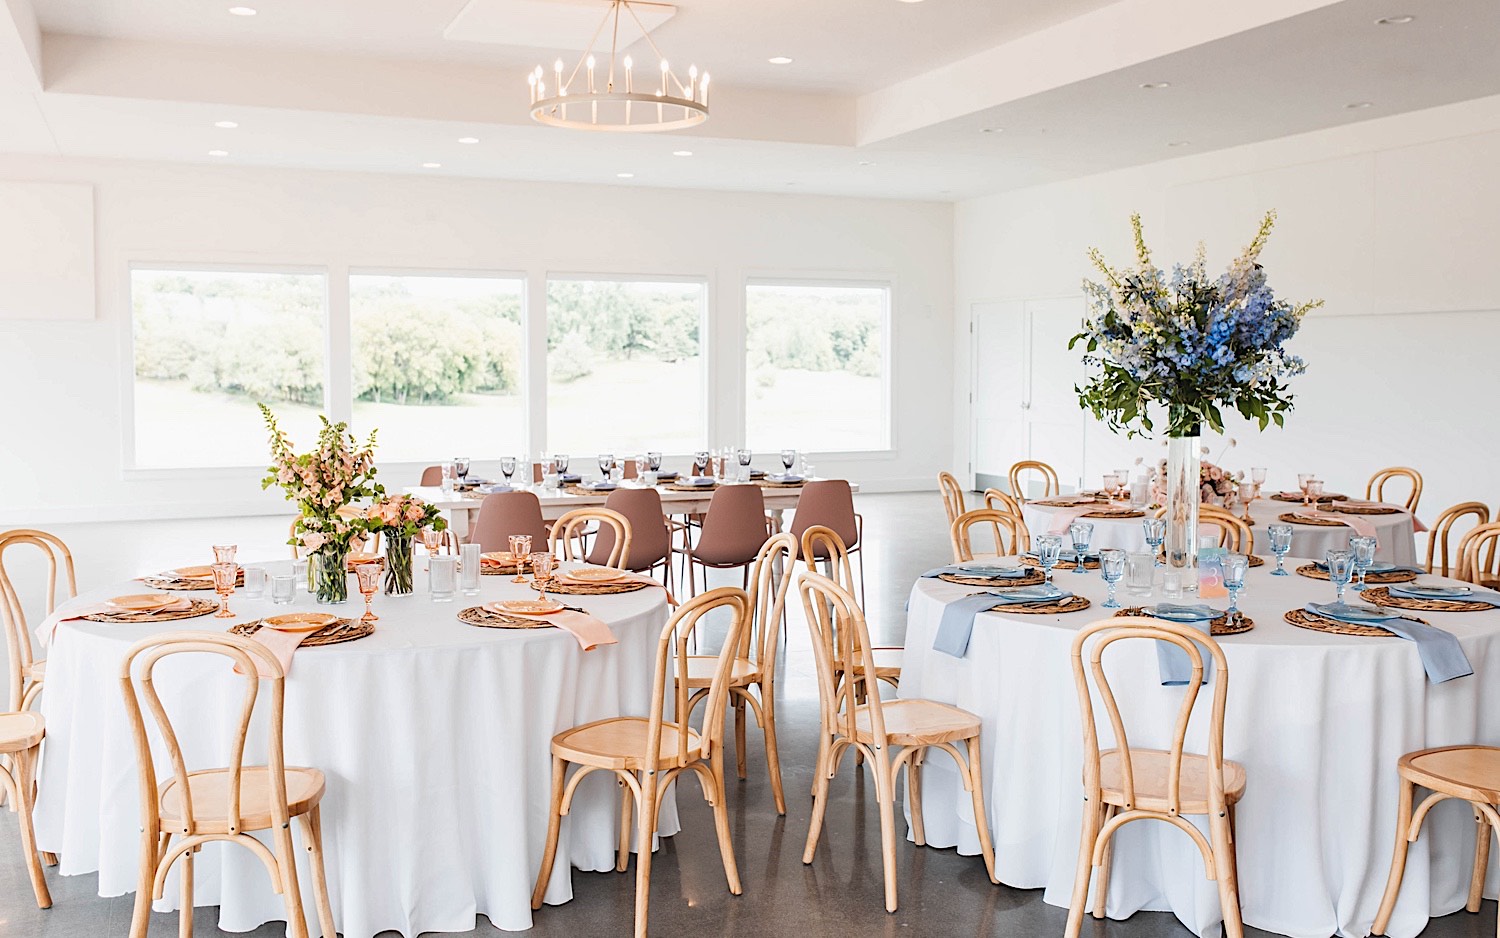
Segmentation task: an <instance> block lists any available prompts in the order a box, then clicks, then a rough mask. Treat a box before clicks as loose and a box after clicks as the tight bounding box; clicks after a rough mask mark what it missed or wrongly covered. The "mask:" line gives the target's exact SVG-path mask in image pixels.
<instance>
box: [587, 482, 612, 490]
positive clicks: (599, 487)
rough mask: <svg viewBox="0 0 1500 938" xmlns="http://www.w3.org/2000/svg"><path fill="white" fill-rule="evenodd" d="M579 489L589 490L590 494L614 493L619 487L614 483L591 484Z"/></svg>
mask: <svg viewBox="0 0 1500 938" xmlns="http://www.w3.org/2000/svg"><path fill="white" fill-rule="evenodd" d="M579 488H584V489H588V490H589V491H590V492H613V491H614V490H615V489H617V488H619V486H618V485H616V484H614V483H613V482H590V483H588V484H586V485H581V486H579Z"/></svg>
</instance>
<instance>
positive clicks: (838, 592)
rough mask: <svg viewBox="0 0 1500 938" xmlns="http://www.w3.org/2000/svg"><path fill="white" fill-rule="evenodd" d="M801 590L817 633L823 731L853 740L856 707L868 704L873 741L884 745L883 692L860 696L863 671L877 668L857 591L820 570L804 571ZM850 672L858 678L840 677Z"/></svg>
mask: <svg viewBox="0 0 1500 938" xmlns="http://www.w3.org/2000/svg"><path fill="white" fill-rule="evenodd" d="M797 589H798V591H799V592H801V594H802V610H803V612H804V613H805V614H806V616H807V628H808V631H809V632H810V633H811V635H812V644H813V655H814V658H815V660H816V663H817V671H818V704H819V713H820V715H821V723H822V727H823V732H824V733H825V734H828V735H832V734H834V733H839V734H842V735H844V736H847V737H848V738H849V739H854V738H855V737H856V735H857V734H856V732H855V708H856V706H857V705H858V704H860V703H864V704H866V705H867V707H866V709H867V711H868V714H869V727H870V731H871V734H872V736H873V745H874V746H875V747H876V748H877V749H883V748H885V746H886V731H885V708H884V706H883V704H882V703H881V700H880V695H879V694H869V695H868V699H867V700H865V701H860V700H858V695H859V693H860V688H861V685H862V684H863V683H864V682H863V681H861V680H860V679H859V675H861V674H867V675H873V674H874V673H875V655H874V652H873V651H872V650H871V646H870V631H869V628H868V627H867V626H866V625H865V614H864V612H863V611H862V610H861V609H860V608H859V603H858V602H857V601H855V599H854V595H853V594H852V593H850V592H849V591H848V590H846V589H844V588H843V587H842V586H839V585H838V584H837V583H835V582H834V581H833V580H831V579H829V578H828V577H826V576H823V575H822V574H821V573H803V574H802V575H801V576H800V577H798V579H797ZM845 673H847V674H848V675H849V676H850V677H851V678H853V680H841V677H842V676H843V675H844V674H845ZM871 681H873V678H871Z"/></svg>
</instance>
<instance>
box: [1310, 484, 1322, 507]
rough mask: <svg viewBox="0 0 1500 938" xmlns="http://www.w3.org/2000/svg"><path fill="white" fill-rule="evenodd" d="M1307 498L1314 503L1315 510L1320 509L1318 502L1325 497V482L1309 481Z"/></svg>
mask: <svg viewBox="0 0 1500 938" xmlns="http://www.w3.org/2000/svg"><path fill="white" fill-rule="evenodd" d="M1307 497H1308V498H1309V499H1310V500H1311V501H1312V506H1313V508H1314V509H1316V508H1317V507H1318V500H1319V499H1321V498H1322V497H1323V480H1322V479H1309V480H1308V481H1307Z"/></svg>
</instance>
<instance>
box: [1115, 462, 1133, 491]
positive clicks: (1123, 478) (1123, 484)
mask: <svg viewBox="0 0 1500 938" xmlns="http://www.w3.org/2000/svg"><path fill="white" fill-rule="evenodd" d="M1115 478H1117V479H1119V480H1120V483H1119V485H1120V487H1119V488H1117V489H1116V490H1115V497H1116V498H1124V497H1125V493H1126V492H1127V491H1129V489H1130V470H1129V469H1116V470H1115Z"/></svg>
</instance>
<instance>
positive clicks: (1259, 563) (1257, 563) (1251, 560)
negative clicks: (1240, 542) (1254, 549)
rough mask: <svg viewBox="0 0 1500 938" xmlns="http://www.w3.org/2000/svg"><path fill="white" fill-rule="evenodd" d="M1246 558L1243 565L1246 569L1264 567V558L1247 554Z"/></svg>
mask: <svg viewBox="0 0 1500 938" xmlns="http://www.w3.org/2000/svg"><path fill="white" fill-rule="evenodd" d="M1246 557H1247V559H1246V564H1245V565H1246V566H1248V567H1264V566H1265V565H1266V558H1264V557H1260V556H1257V555H1256V554H1247V555H1246Z"/></svg>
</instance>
